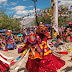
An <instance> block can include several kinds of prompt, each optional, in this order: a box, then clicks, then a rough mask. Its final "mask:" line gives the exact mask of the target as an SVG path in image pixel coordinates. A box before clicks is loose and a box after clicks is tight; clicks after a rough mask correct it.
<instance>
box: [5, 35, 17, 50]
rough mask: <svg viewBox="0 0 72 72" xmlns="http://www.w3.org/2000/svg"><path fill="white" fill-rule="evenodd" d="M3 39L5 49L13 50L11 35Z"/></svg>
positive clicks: (14, 44)
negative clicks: (4, 40)
mask: <svg viewBox="0 0 72 72" xmlns="http://www.w3.org/2000/svg"><path fill="white" fill-rule="evenodd" d="M5 39H6V49H13V48H15V47H16V43H15V41H14V36H13V35H10V36H5Z"/></svg>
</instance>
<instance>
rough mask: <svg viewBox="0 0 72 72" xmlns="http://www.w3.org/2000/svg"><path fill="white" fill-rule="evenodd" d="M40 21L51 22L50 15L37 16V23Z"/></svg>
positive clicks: (34, 23)
mask: <svg viewBox="0 0 72 72" xmlns="http://www.w3.org/2000/svg"><path fill="white" fill-rule="evenodd" d="M40 22H42V23H43V24H51V17H50V16H39V17H38V23H40ZM32 25H36V19H35V20H34V22H33V24H32Z"/></svg>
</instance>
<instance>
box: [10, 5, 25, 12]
mask: <svg viewBox="0 0 72 72" xmlns="http://www.w3.org/2000/svg"><path fill="white" fill-rule="evenodd" d="M25 8H26V6H16V7H14V8H11V9H12V10H16V11H17V10H24V9H25Z"/></svg>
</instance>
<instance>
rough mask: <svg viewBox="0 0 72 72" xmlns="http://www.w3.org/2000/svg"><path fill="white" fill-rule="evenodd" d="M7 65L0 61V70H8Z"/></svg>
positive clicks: (0, 71) (5, 71) (2, 71)
mask: <svg viewBox="0 0 72 72" xmlns="http://www.w3.org/2000/svg"><path fill="white" fill-rule="evenodd" d="M8 71H9V65H8V64H6V63H3V62H2V61H0V72H8Z"/></svg>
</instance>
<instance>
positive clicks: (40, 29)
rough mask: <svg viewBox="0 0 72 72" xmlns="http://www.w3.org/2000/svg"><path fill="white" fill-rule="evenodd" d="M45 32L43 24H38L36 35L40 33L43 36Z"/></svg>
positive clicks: (45, 28)
mask: <svg viewBox="0 0 72 72" xmlns="http://www.w3.org/2000/svg"><path fill="white" fill-rule="evenodd" d="M46 31H47V27H46V26H45V25H43V24H40V25H39V26H38V27H37V33H42V34H45V33H46Z"/></svg>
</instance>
